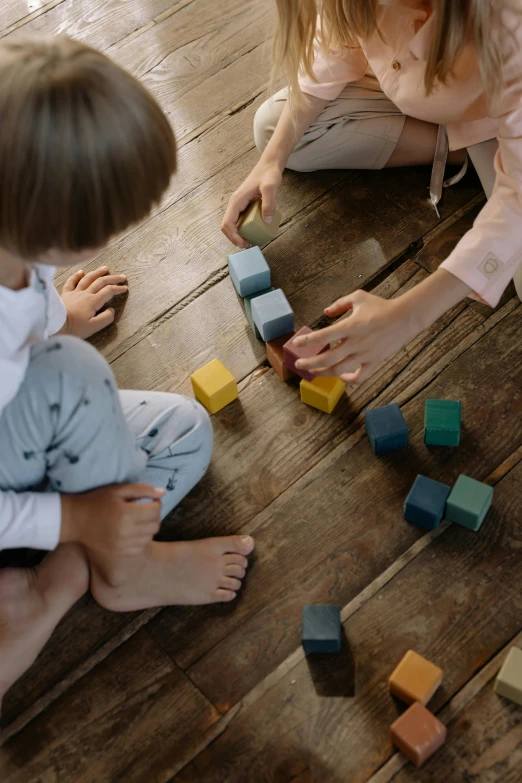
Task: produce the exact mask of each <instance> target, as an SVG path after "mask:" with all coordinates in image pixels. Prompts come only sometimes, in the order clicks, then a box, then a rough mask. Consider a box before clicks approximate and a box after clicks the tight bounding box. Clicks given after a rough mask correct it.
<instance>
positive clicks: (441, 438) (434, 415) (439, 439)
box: [424, 400, 461, 446]
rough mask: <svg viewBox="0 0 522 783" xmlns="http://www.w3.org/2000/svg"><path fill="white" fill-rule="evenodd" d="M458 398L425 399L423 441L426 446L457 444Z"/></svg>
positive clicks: (459, 406)
mask: <svg viewBox="0 0 522 783" xmlns="http://www.w3.org/2000/svg"><path fill="white" fill-rule="evenodd" d="M460 413H461V405H460V402H459V401H458V400H426V404H425V406H424V443H425V444H426V445H427V446H458V445H459V443H460Z"/></svg>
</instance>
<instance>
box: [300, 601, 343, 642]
mask: <svg viewBox="0 0 522 783" xmlns="http://www.w3.org/2000/svg"><path fill="white" fill-rule="evenodd" d="M302 641H303V647H304V651H305V653H307V654H308V653H337V652H339V650H340V649H341V608H340V607H339V606H321V605H317V606H303V632H302Z"/></svg>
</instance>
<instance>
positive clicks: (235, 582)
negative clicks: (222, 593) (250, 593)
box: [219, 576, 241, 591]
mask: <svg viewBox="0 0 522 783" xmlns="http://www.w3.org/2000/svg"><path fill="white" fill-rule="evenodd" d="M219 586H220V587H223V588H224V589H225V590H236V591H237V590H240V589H241V580H240V579H235V578H234V577H233V576H222V577H221V579H220V580H219Z"/></svg>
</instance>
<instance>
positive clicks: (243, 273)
mask: <svg viewBox="0 0 522 783" xmlns="http://www.w3.org/2000/svg"><path fill="white" fill-rule="evenodd" d="M228 270H229V273H230V278H231V280H232V282H233V284H234V288H235V289H236V291H237V292H238V294H239V296H248V295H249V294H255V293H257V292H258V291H264V290H266V289H267V288H270V268H269V266H268V264H267V263H266V261H265V258H264V256H263V254H262V252H261V251H260V249H259V248H258V247H251V248H249V249H248V250H241V252H239V253H233V254H232V255H230V256H228Z"/></svg>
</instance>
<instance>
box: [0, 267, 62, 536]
mask: <svg viewBox="0 0 522 783" xmlns="http://www.w3.org/2000/svg"><path fill="white" fill-rule="evenodd" d="M28 273H29V281H28V285H27V287H26V288H22V289H21V290H20V291H12V290H11V289H10V288H4V287H3V286H0V416H2V415H3V411H4V408H6V406H7V405H8V404H9V403H10V402H11V400H12V399H14V397H16V394H17V393H18V390H19V388H20V386H21V385H22V382H23V380H24V377H25V373H26V372H27V367H28V364H29V358H30V351H31V346H32V345H35V344H36V343H40V342H42V341H43V340H46V339H47V338H48V337H49V336H50V335H52V334H55V333H56V332H58V331H59V330H60V329H61V328H62V326H63V325H64V323H65V320H66V316H67V313H66V310H65V307H64V305H63V302H62V300H61V299H60V297H59V296H58V292H57V291H56V288H55V287H54V274H55V268H54V267H52V266H46V265H44V264H31V265H30V266H28ZM60 528H61V504H60V495H59V494H58V493H55V492H14V491H12V490H6V491H3V492H0V550H1V549H14V548H17V547H31V548H32V549H55V548H56V547H57V546H58V542H59V540H60Z"/></svg>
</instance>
